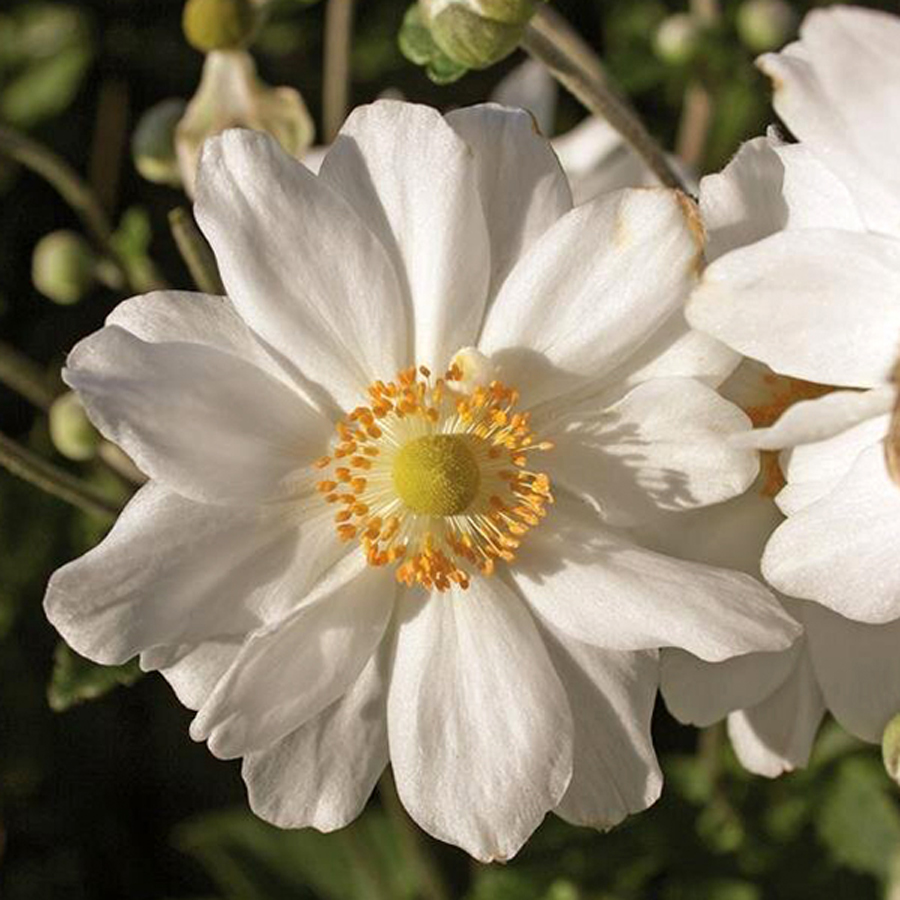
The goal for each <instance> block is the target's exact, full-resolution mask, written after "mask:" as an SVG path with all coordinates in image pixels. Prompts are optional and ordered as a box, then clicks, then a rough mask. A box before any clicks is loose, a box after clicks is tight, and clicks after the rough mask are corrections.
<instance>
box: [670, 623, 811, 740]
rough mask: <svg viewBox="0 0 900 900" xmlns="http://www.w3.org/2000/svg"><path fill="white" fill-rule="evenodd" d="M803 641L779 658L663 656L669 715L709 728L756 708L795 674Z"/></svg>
mask: <svg viewBox="0 0 900 900" xmlns="http://www.w3.org/2000/svg"><path fill="white" fill-rule="evenodd" d="M805 652H806V649H805V644H804V642H803V640H802V639H801V640H799V641H797V642H796V643H795V644H794V645H793V646H792V647H789V648H788V649H787V650H781V651H778V652H777V653H747V654H746V655H744V656H736V657H734V659H726V660H725V661H724V662H716V663H709V662H704V661H703V660H701V659H697V657H696V656H691V654H689V653H685V652H684V651H683V650H663V651H662V653H661V654H660V678H661V683H660V689H661V692H662V695H663V697H664V698H665V701H666V707H667V708H668V710H669V712H670V713H671V714H672V715H673V716H674V717H675V718H676V719H678V721H679V722H683V723H684V724H685V725H697V726H698V727H700V728H705V727H706V726H708V725H712V724H713V722H718V721H719V720H720V719H724V718H725V716H727V715H728V713H730V712H733V711H734V710H737V709H746V708H747V707H750V706H756V705H757V704H759V703H761V702H762V701H763V700H765V699H766V698H767V697H769V696H770V695H771V694H772V693H773V692H774V691H776V690H777V689H778V688H779V687H780V686H781V685H782V684H784V682H785V681H786V680H787V679H788V677H789V676H790V675H791V674H792V672H793V669H794V667H795V665H796V661H797V657H798V656H799V655H800V654H801V653H805Z"/></svg>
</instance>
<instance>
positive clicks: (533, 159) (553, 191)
mask: <svg viewBox="0 0 900 900" xmlns="http://www.w3.org/2000/svg"><path fill="white" fill-rule="evenodd" d="M447 124H448V125H450V126H452V127H453V129H454V130H455V131H456V133H457V134H459V136H460V137H461V138H462V139H463V140H464V141H465V142H466V143H467V144H468V145H469V147H471V148H472V151H473V152H474V153H475V165H476V166H477V168H478V186H479V193H480V194H481V203H482V206H483V208H484V215H485V218H486V219H487V226H488V235H489V238H490V245H491V289H490V296H491V297H493V296H495V295H496V293H497V291H498V290H499V288H500V285H501V284H503V282H504V280H505V279H506V276H507V275H508V274H509V272H510V270H511V269H512V268H513V266H514V265H515V264H516V262H517V261H518V259H519V257H521V256H523V255H524V254H525V252H526V251H527V250H528V249H529V248H530V247H531V245H532V244H533V243H534V242H535V241H536V240H537V239H538V238H539V237H540V236H541V235H542V234H543V233H544V232H545V231H546V230H547V229H548V228H549V227H550V226H551V225H554V224H555V223H556V222H557V220H558V219H560V218H562V216H564V215H565V214H566V213H567V212H568V211H569V210H570V209H571V208H572V194H571V191H570V190H569V183H568V181H567V180H566V176H565V175H564V174H563V170H562V167H561V166H560V164H559V160H557V158H556V156H555V154H554V153H553V151H552V150H551V149H550V143H549V141H547V139H546V138H544V137H543V136H542V135H540V134H539V133H538V132H537V131H536V130H535V127H534V120H533V119H532V118H531V116H530V115H529V114H528V113H526V112H523V111H520V110H512V109H504V108H503V107H500V106H492V105H482V106H471V107H468V108H466V109H460V110H456V111H454V112H451V113H449V114H448V116H447Z"/></svg>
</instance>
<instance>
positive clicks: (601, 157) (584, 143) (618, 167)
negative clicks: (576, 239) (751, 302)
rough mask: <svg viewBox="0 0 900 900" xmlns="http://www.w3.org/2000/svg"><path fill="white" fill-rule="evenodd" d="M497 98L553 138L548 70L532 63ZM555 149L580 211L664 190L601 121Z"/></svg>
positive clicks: (553, 91) (552, 86) (689, 177)
mask: <svg viewBox="0 0 900 900" xmlns="http://www.w3.org/2000/svg"><path fill="white" fill-rule="evenodd" d="M492 96H493V99H494V100H496V101H497V102H498V103H504V104H506V105H508V106H518V107H521V108H522V109H525V110H528V111H529V112H530V113H531V114H532V115H533V116H534V117H535V121H536V122H537V123H538V126H539V127H540V129H541V131H542V132H543V133H544V134H546V135H547V136H552V135H553V131H554V120H555V117H556V99H557V87H556V81H555V80H554V79H553V77H552V76H551V75H550V73H549V72H548V71H547V68H546V66H543V65H541V64H540V63H539V62H537V61H536V60H530V59H529V60H526V61H525V62H523V63H522V64H521V65H519V66H517V67H516V68H515V69H513V70H512V71H511V72H510V73H509V75H507V76H506V77H505V78H504V79H503V80H502V81H501V82H500V84H498V85H497V87H496V88H495V89H494V93H493V95H492ZM552 145H553V149H554V150H555V151H556V155H557V156H558V157H559V161H560V163H562V167H563V170H564V171H565V173H566V175H567V176H568V179H569V183H570V184H571V186H572V196H573V198H574V200H575V204H576V206H577V205H580V204H582V203H586V202H587V201H588V200H593V199H594V197H599V196H600V195H601V194H608V193H610V192H611V191H617V190H621V189H622V188H629V187H642V186H657V185H659V180H658V179H657V177H656V176H655V175H654V174H653V172H651V171H650V169H649V168H648V167H647V164H646V163H645V162H644V161H643V160H642V159H641V157H640V156H639V155H638V154H637V153H635V151H634V150H633V149H632V148H631V146H630V145H629V144H628V143H627V142H626V141H625V140H623V138H622V136H621V135H620V134H619V132H618V131H616V130H615V129H614V128H613V127H612V126H611V125H610V124H609V123H608V122H607V121H606V120H605V119H601V118H600V117H599V116H588V117H587V118H585V119H584V120H583V121H581V122H579V124H578V125H576V126H575V127H574V128H571V129H570V130H569V131H567V132H565V134H561V135H558V136H557V137H554V138H553V140H552ZM669 162H670V163H671V164H672V165H673V166H675V167H676V168H677V169H678V171H679V172H680V173H681V175H682V176H683V177H684V178H685V181H686V183H687V184H688V185H692V184H695V183H696V182H695V176H694V175H693V174H692V173H691V172H689V171H687V170H686V169H685V167H684V164H683V163H681V162H680V160H678V159H676V158H675V157H669Z"/></svg>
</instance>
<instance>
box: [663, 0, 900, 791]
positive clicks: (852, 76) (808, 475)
mask: <svg viewBox="0 0 900 900" xmlns="http://www.w3.org/2000/svg"><path fill="white" fill-rule="evenodd" d="M898 46H900V20H898V19H897V18H895V17H893V16H888V15H886V14H882V13H876V12H871V11H863V10H855V9H847V8H835V9H832V10H828V11H818V12H814V13H812V14H810V15H809V16H808V17H807V19H806V21H805V22H804V24H803V27H802V29H801V40H800V41H799V42H798V43H797V44H793V45H791V46H790V47H788V48H787V49H786V50H785V51H784V52H783V53H781V54H778V55H774V56H765V57H763V58H762V60H761V62H760V65H761V66H762V68H763V69H764V70H765V71H766V72H768V73H769V74H770V75H771V76H772V77H773V80H774V82H775V87H776V92H775V108H776V110H777V111H778V112H779V114H780V115H781V117H782V118H783V119H784V120H785V122H786V124H787V125H788V127H789V128H790V129H791V131H792V132H793V133H794V134H795V135H796V136H797V137H798V138H799V139H800V143H798V144H783V143H782V142H781V141H780V140H778V138H777V137H776V136H775V135H770V136H769V137H767V138H758V139H756V140H754V141H751V142H750V143H748V144H746V145H745V146H744V147H743V148H742V149H741V151H740V152H739V153H738V155H737V157H736V158H735V159H734V160H733V161H732V163H731V164H730V165H729V166H728V167H727V168H726V169H725V170H724V172H722V173H721V174H720V175H716V176H710V177H709V178H706V179H704V180H703V182H702V184H701V209H702V212H703V217H704V221H705V223H706V225H707V227H708V229H709V234H710V241H709V247H708V253H709V256H710V257H711V258H712V259H715V260H716V261H715V262H713V264H712V265H711V266H710V267H709V268H708V269H707V271H706V273H705V274H704V276H703V279H702V282H701V285H700V287H699V288H698V290H697V291H695V293H694V295H693V297H692V299H691V301H690V302H689V304H688V317H689V320H690V321H691V322H692V323H693V324H694V325H695V326H696V327H698V328H701V329H703V330H705V331H706V332H707V333H708V334H710V335H713V336H715V337H717V338H718V339H720V340H723V341H724V342H725V343H727V344H729V345H730V346H731V347H733V348H734V349H736V350H738V351H740V352H741V353H743V354H745V355H746V356H747V357H750V358H751V359H755V360H758V361H760V362H761V363H764V364H765V365H767V366H769V367H771V369H772V370H774V373H775V374H773V375H772V377H773V378H774V379H775V380H776V381H781V382H784V381H785V380H787V379H802V380H803V382H805V383H806V384H807V385H808V386H809V385H810V383H811V387H812V388H813V391H812V393H811V394H810V395H809V396H808V398H807V399H803V396H802V392H801V396H800V398H799V401H800V402H795V403H792V404H789V405H788V407H787V410H786V412H784V415H782V416H780V418H778V419H777V421H776V422H774V424H771V425H770V427H767V428H765V429H763V430H761V431H759V432H756V433H754V434H753V435H752V438H751V441H752V443H753V444H755V445H757V446H759V447H761V448H763V449H765V450H768V451H775V450H779V449H781V448H788V449H786V450H785V451H784V452H782V454H781V456H780V467H781V469H782V470H783V474H784V477H785V479H786V482H787V483H786V486H785V487H784V488H783V489H782V490H781V491H780V492H779V493H778V495H777V497H776V502H777V505H778V507H779V509H780V511H781V513H783V514H784V515H785V516H787V519H786V521H784V522H783V523H781V524H779V521H780V520H779V519H776V518H773V517H775V516H776V515H777V514H776V512H775V510H774V509H769V510H768V511H766V510H761V512H760V518H759V519H757V521H756V524H751V525H750V526H748V527H747V528H746V529H745V530H743V531H742V532H741V534H742V535H743V537H742V540H746V541H747V543H748V545H750V546H758V547H759V548H760V549H762V543H763V541H764V538H765V534H766V530H767V527H768V528H774V534H773V535H772V537H771V539H769V540H768V542H767V543H766V544H765V551H764V553H763V554H762V571H763V573H764V574H765V576H766V578H767V579H768V580H769V581H770V583H772V584H773V585H774V586H775V587H777V588H778V589H779V590H780V591H782V592H783V594H785V595H787V596H790V597H793V598H801V599H795V600H791V601H786V603H788V604H789V609H790V610H791V611H792V612H794V613H795V614H796V615H797V616H798V618H800V619H801V620H802V621H803V622H804V625H805V628H806V636H805V639H804V642H803V643H801V644H798V646H797V647H795V648H794V649H793V650H792V651H790V652H789V653H788V654H784V655H782V656H781V657H780V658H777V657H773V656H771V655H769V656H768V657H767V658H764V659H758V660H756V661H754V660H753V658H752V657H747V658H746V659H745V660H743V661H742V662H741V665H742V666H744V669H743V670H742V671H741V672H740V673H737V672H735V673H733V675H734V677H733V678H726V677H724V673H723V672H722V671H721V670H720V669H719V668H718V667H715V668H714V669H713V670H710V669H708V668H707V667H705V666H703V665H702V664H700V663H696V661H694V662H693V663H692V662H691V661H690V660H688V659H687V658H686V657H682V658H681V659H680V661H679V664H678V667H677V668H676V667H674V666H670V665H666V664H664V666H663V683H664V693H666V694H667V697H668V698H669V701H670V706H672V707H673V708H674V709H675V711H676V713H679V712H680V715H681V717H682V718H685V719H686V720H688V721H696V722H700V723H705V722H706V721H711V720H712V719H713V718H719V717H721V715H723V714H724V713H725V712H727V711H728V710H729V709H739V708H741V707H742V706H744V707H746V708H744V709H743V711H742V712H740V713H737V714H735V715H733V716H732V717H731V719H730V731H731V734H732V738H733V740H734V741H735V744H736V749H737V750H738V753H739V755H740V756H741V758H742V760H743V761H744V763H745V765H747V766H748V767H750V768H752V769H754V770H755V771H760V772H762V773H763V774H768V775H774V774H778V773H779V772H780V771H783V770H786V769H790V768H794V767H795V766H797V765H802V764H803V763H805V761H806V757H807V755H808V752H809V747H810V745H811V742H812V738H813V736H814V733H815V728H816V727H817V724H818V721H819V719H820V718H821V715H822V712H823V710H824V709H825V708H827V709H828V710H830V711H831V712H832V713H833V714H834V716H835V717H836V718H837V719H838V721H839V722H840V723H841V724H842V725H844V727H845V728H847V729H848V730H849V731H851V732H852V733H854V734H856V735H857V736H858V737H860V738H862V739H864V740H867V741H871V742H877V741H879V740H880V739H881V733H882V730H883V728H884V726H885V724H886V723H887V722H888V721H889V720H890V718H891V717H892V716H893V714H894V713H895V712H897V710H898V709H900V657H898V654H897V653H896V646H897V641H898V640H900V557H898V555H897V552H896V548H897V546H898V544H900V490H898V489H897V488H896V487H895V486H894V485H893V484H892V483H891V481H890V479H889V476H888V473H887V469H886V466H885V461H884V445H883V441H884V437H885V435H886V433H887V428H888V421H889V414H890V411H891V409H892V406H893V404H894V398H895V388H894V387H893V385H892V384H891V383H890V373H891V369H892V367H893V363H894V359H895V357H896V354H897V349H898V346H900V177H898V175H897V168H896V165H895V157H896V147H897V142H898V141H900V102H898V100H897V97H898V96H900V57H898V55H897V47H898ZM793 383H796V381H795V382H793ZM816 385H818V387H815V386H816ZM816 392H818V393H819V395H820V396H818V397H816V396H815V393H816ZM761 424H766V425H769V424H770V423H769V422H768V421H766V422H764V423H761ZM769 458H770V459H774V458H775V457H774V456H773V455H771V454H770V457H769ZM739 502H742V503H743V502H749V501H739ZM767 518H768V521H769V524H768V526H767V525H766V519H767ZM706 524H707V525H708V524H709V523H706ZM735 527H738V525H737V523H735ZM725 559H726V561H728V562H730V563H731V564H735V561H734V559H732V558H730V557H726V558H725ZM745 569H746V570H747V571H754V567H753V566H749V567H746V566H745ZM667 669H668V675H667V674H666V673H667ZM738 678H740V679H742V684H743V685H745V686H753V685H755V687H754V690H756V692H757V699H756V703H755V704H754V705H748V699H747V697H746V696H743V697H740V698H738V699H740V703H738V699H736V696H737V695H736V694H735V692H734V688H735V687H736V686H737V680H738ZM667 682H668V687H667V686H666V684H667ZM729 685H730V687H729ZM729 690H730V691H731V696H727V694H728V691H729Z"/></svg>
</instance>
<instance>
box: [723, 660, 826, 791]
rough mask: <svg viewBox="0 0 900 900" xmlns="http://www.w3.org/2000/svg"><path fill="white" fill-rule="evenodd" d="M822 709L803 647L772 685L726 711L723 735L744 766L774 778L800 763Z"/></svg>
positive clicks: (806, 753)
mask: <svg viewBox="0 0 900 900" xmlns="http://www.w3.org/2000/svg"><path fill="white" fill-rule="evenodd" d="M824 714H825V706H824V703H823V701H822V692H821V691H820V690H819V687H818V685H817V684H816V678H815V674H814V673H813V670H812V665H811V664H810V659H809V653H808V652H803V653H801V654H799V655H798V656H797V659H796V667H795V669H794V671H793V672H792V673H791V675H790V676H789V677H788V678H787V680H786V681H785V682H784V684H783V685H782V686H781V687H780V688H779V689H778V690H777V691H775V692H774V693H773V694H772V695H771V696H769V697H768V698H767V699H766V700H764V701H763V702H762V703H760V704H758V705H757V706H754V707H752V708H750V709H745V710H741V711H740V712H735V713H732V714H731V715H730V716H729V717H728V736H729V737H730V738H731V743H732V745H733V746H734V750H735V753H736V754H737V757H738V759H739V760H740V761H741V765H743V766H744V768H745V769H748V770H749V771H751V772H753V773H755V774H756V775H764V776H765V777H767V778H776V777H778V776H779V775H781V774H783V773H784V772H792V771H793V770H794V769H797V768H802V767H803V766H805V765H806V763H807V762H808V761H809V754H810V751H811V750H812V745H813V741H815V739H816V732H817V731H818V730H819V724H820V723H821V721H822V716H823V715H824Z"/></svg>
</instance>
